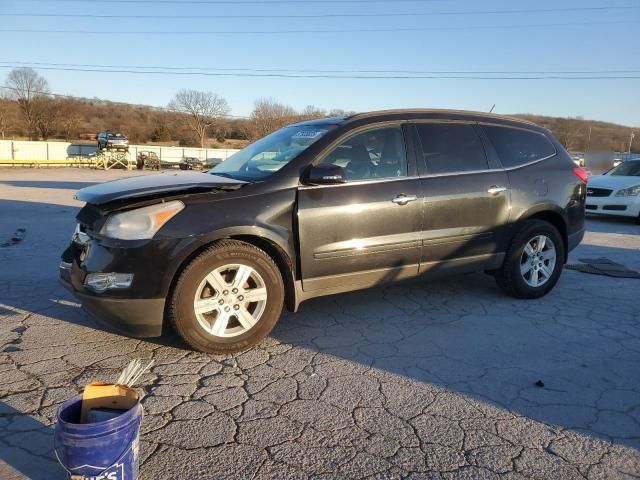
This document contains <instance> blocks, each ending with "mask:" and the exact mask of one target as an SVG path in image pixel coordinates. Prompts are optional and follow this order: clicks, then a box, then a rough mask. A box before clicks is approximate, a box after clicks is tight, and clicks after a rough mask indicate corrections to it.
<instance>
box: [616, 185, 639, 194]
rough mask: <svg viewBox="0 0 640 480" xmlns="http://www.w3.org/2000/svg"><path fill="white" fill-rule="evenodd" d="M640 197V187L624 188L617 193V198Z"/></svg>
mask: <svg viewBox="0 0 640 480" xmlns="http://www.w3.org/2000/svg"><path fill="white" fill-rule="evenodd" d="M638 195H640V185H634V186H633V187H629V188H623V189H622V190H618V191H617V192H616V197H637V196H638Z"/></svg>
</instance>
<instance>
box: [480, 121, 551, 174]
mask: <svg viewBox="0 0 640 480" xmlns="http://www.w3.org/2000/svg"><path fill="white" fill-rule="evenodd" d="M482 128H484V130H485V132H486V133H487V136H488V137H489V140H490V141H491V143H492V144H493V146H494V148H495V149H496V152H497V153H498V156H499V157H500V161H501V162H502V165H503V166H504V167H505V168H509V167H517V166H520V165H524V164H526V163H530V162H535V161H536V160H541V159H543V158H548V157H551V156H553V155H555V154H556V149H555V147H554V146H553V144H552V143H551V142H550V141H549V139H548V138H547V137H545V136H544V135H543V134H541V133H537V132H532V131H530V130H521V129H517V128H509V127H495V126H489V125H483V127H482Z"/></svg>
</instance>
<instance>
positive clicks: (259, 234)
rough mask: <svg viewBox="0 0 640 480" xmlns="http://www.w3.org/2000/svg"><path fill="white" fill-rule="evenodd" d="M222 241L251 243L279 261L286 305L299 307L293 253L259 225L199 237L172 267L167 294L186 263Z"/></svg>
mask: <svg viewBox="0 0 640 480" xmlns="http://www.w3.org/2000/svg"><path fill="white" fill-rule="evenodd" d="M221 240H237V241H241V242H244V243H248V244H250V245H253V246H255V247H257V248H259V249H260V250H262V251H264V252H265V253H266V254H267V255H269V256H270V257H271V258H272V259H273V261H274V262H275V263H276V266H277V267H278V270H279V271H280V275H281V276H282V280H283V282H284V290H285V305H286V307H287V309H288V310H290V311H295V310H296V306H297V302H296V290H295V262H294V260H293V259H292V255H291V254H290V253H289V252H288V251H287V250H288V248H287V246H286V242H285V241H284V239H280V238H278V237H277V236H276V235H275V234H273V233H272V232H269V231H263V229H257V228H256V227H247V229H233V231H231V230H226V229H225V230H221V231H218V232H215V233H213V234H211V235H207V236H206V238H202V239H199V241H198V242H197V244H195V245H194V246H193V247H192V248H191V249H190V250H189V251H188V253H186V254H185V255H183V256H182V257H181V258H180V260H179V261H178V262H176V265H174V268H172V270H171V272H170V274H169V284H168V288H167V297H170V296H171V294H172V292H173V289H174V288H175V284H176V282H177V281H178V278H179V277H180V274H181V273H182V271H183V270H184V269H185V268H186V267H187V265H189V263H191V261H192V260H193V259H194V258H196V257H197V256H198V255H200V254H201V253H202V252H203V251H205V250H206V249H208V248H211V247H212V246H213V245H215V244H216V243H218V242H220V241H221Z"/></svg>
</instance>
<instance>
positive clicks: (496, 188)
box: [487, 185, 507, 195]
mask: <svg viewBox="0 0 640 480" xmlns="http://www.w3.org/2000/svg"><path fill="white" fill-rule="evenodd" d="M506 191H507V187H499V186H497V185H494V186H493V187H491V188H490V189H489V190H487V193H488V194H490V195H498V194H499V193H502V192H506Z"/></svg>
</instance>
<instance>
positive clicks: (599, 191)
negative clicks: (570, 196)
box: [587, 186, 613, 197]
mask: <svg viewBox="0 0 640 480" xmlns="http://www.w3.org/2000/svg"><path fill="white" fill-rule="evenodd" d="M612 193H613V190H610V189H608V188H595V187H589V186H587V197H608V196H609V195H611V194H612Z"/></svg>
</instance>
